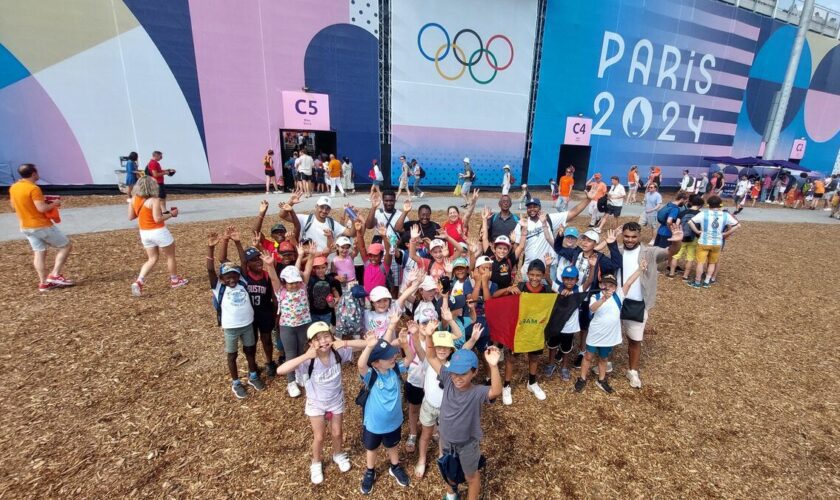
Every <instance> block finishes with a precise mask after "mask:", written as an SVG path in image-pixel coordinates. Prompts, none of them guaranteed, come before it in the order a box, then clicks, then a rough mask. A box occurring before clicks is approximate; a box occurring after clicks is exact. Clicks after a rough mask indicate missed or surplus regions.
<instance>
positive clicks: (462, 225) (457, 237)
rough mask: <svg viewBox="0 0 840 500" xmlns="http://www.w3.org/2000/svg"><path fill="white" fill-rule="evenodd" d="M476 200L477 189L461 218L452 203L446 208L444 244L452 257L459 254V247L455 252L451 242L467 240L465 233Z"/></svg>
mask: <svg viewBox="0 0 840 500" xmlns="http://www.w3.org/2000/svg"><path fill="white" fill-rule="evenodd" d="M477 201H478V190H476V192H474V193H473V194H472V198H471V199H470V203H469V206H468V208H467V211H466V212H465V213H464V217H463V218H461V212H460V211H459V210H458V207H456V206H454V205H453V206H451V207H449V208H447V209H446V222H444V223H443V230H444V231H445V232H446V236H447V238H446V244H447V245H448V247H449V256H450V257H451V258H453V259H454V258H456V257H458V256H459V255H460V249H459V251H458V252H456V251H455V250H456V249H455V246H454V245H453V242H454V243H458V244H461V243H466V242H467V235H468V234H469V231H470V217H471V216H472V213H473V210H474V209H475V204H476V202H477Z"/></svg>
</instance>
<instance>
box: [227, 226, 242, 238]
mask: <svg viewBox="0 0 840 500" xmlns="http://www.w3.org/2000/svg"><path fill="white" fill-rule="evenodd" d="M228 229H229V230H230V239H232V240H233V241H240V236H239V229H236V227H234V226H230V227H228Z"/></svg>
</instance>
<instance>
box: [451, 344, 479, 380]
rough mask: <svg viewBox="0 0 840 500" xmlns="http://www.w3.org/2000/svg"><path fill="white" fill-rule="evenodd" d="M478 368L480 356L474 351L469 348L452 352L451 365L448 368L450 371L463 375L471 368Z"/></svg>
mask: <svg viewBox="0 0 840 500" xmlns="http://www.w3.org/2000/svg"><path fill="white" fill-rule="evenodd" d="M477 368H478V356H476V355H475V353H474V352H472V351H470V350H467V349H458V350H457V351H455V352H454V353H453V354H452V358H450V360H449V367H448V368H447V369H446V371H448V372H449V373H454V374H455V375H463V374H465V373H467V372H468V371H470V370H473V369H477Z"/></svg>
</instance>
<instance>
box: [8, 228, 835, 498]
mask: <svg viewBox="0 0 840 500" xmlns="http://www.w3.org/2000/svg"><path fill="white" fill-rule="evenodd" d="M441 215H442V214H440V213H437V214H436V218H437V219H438V220H439V219H440V218H441ZM231 222H232V223H234V224H237V225H238V226H239V227H240V228H242V229H243V230H244V229H245V227H246V224H248V223H249V222H250V221H249V220H246V219H238V220H233V221H231ZM576 222H577V223H578V226H580V225H581V224H585V221H584V219H583V218H581V219H578V220H577V221H576ZM211 228H212V229H220V228H221V224H219V223H218V222H216V223H197V224H186V225H177V226H173V227H172V232H173V234H174V235H175V238H176V240H177V244H178V255H179V263H180V265H181V272H182V273H183V274H184V275H186V276H187V277H189V278H190V279H191V280H192V282H191V283H190V285H188V286H187V287H186V288H183V289H180V290H174V291H173V290H169V289H168V286H166V276H165V272H164V270H163V268H162V266H161V265H159V267H158V268H157V269H156V271H155V272H154V273H153V275H152V276H151V277H150V279H149V281H148V286H147V294H146V295H145V296H143V297H141V298H135V297H132V296H131V295H130V293H129V284H130V282H131V281H132V280H133V278H134V276H135V273H136V271H137V269H139V267H140V265H141V263H142V262H143V260H144V253H143V250H142V249H141V247H140V245H139V244H138V241H137V240H138V237H137V233H136V231H116V232H110V233H99V234H87V235H81V236H76V237H74V238H73V241H74V244H75V250H74V252H73V255H72V257H71V259H70V262H69V266H68V269H67V273H66V274H67V275H68V276H69V277H72V278H73V279H76V280H78V282H79V284H78V286H76V287H75V288H73V289H68V290H57V291H52V292H49V293H46V294H39V293H38V292H37V291H36V287H35V285H36V283H35V280H34V279H33V276H34V272H33V270H32V269H31V266H30V264H29V262H30V258H31V255H30V252H29V249H28V246H27V245H26V243H25V242H22V241H15V242H9V243H3V244H0V249H2V252H3V254H4V255H6V258H5V259H4V260H5V262H6V265H4V266H2V268H0V280H2V282H3V283H6V286H5V287H3V288H2V290H0V303H2V304H3V305H4V308H3V310H4V312H5V315H6V320H5V321H4V324H5V325H7V326H6V327H5V328H4V331H6V334H5V335H4V342H3V349H2V352H1V353H0V355H2V360H3V366H4V368H5V370H4V371H5V373H4V375H5V376H4V383H3V384H0V411H2V415H3V418H2V419H0V456H2V457H3V460H2V466H0V498H36V497H37V498H44V497H67V496H73V497H76V498H105V497H108V498H117V497H132V498H133V497H204V498H219V497H266V496H270V497H276V496H280V495H282V496H286V497H288V498H302V497H306V498H350V497H355V496H357V495H359V493H358V487H359V481H360V480H361V476H362V471H363V469H364V451H363V449H362V447H361V443H360V428H361V423H360V416H359V411H358V409H357V407H356V406H355V405H354V404H353V402H352V398H353V396H355V393H356V391H357V389H358V383H357V381H356V380H357V379H356V377H355V375H354V373H355V370H354V369H353V366H352V365H348V366H347V367H346V369H345V370H344V382H345V391H346V395H347V398H346V399H347V414H346V417H345V440H344V441H345V447H346V448H347V449H348V450H349V452H350V456H351V460H352V463H353V469H352V470H351V471H350V472H348V473H346V474H341V473H340V472H338V470H337V468H336V467H335V466H334V465H333V464H332V463H328V464H326V465H325V476H326V480H325V482H324V484H322V485H320V486H317V487H315V486H312V485H311V484H310V482H309V474H308V472H309V451H310V444H311V435H312V434H311V430H310V427H309V424H308V421H307V419H306V418H305V417H304V414H303V404H304V398H298V399H296V400H291V399H290V398H289V397H288V396H287V395H286V393H285V382H284V381H282V380H281V379H279V378H278V379H277V380H278V381H277V382H274V383H271V384H269V387H268V390H267V391H265V392H263V393H260V394H256V395H255V394H253V393H251V395H250V396H249V398H248V399H246V400H244V401H242V402H239V401H237V400H235V399H234V397H233V395H232V394H231V392H230V388H229V381H228V380H227V369H226V366H225V358H224V354H223V352H222V335H221V332H220V331H219V329H218V327H217V326H216V321H215V312H214V311H213V309H212V307H211V305H210V294H209V290H208V283H207V278H206V274H205V271H204V262H205V259H204V255H205V253H204V252H205V246H204V234H205V233H206V232H207V231H208V230H210V229H211ZM645 236H646V237H647V236H648V235H645ZM838 244H840V232H838V231H837V230H836V228H833V227H830V226H820V225H783V224H758V223H750V224H748V225H746V227H745V228H744V229H743V230H741V231H740V232H738V233H737V234H736V235H735V236H734V237H733V238H732V240H731V241H730V242H729V243H728V244H727V248H726V250H725V253H724V257H723V261H722V265H723V268H722V272H721V274H720V284H719V285H718V286H716V287H713V288H711V289H709V290H695V289H691V288H689V287H687V286H686V285H685V284H683V283H682V282H681V281H680V280H679V279H677V280H669V279H667V278H665V277H660V291H659V299H658V304H657V307H656V308H655V309H654V310H653V311H652V314H651V318H650V321H649V326H648V330H647V334H646V338H645V340H646V341H645V345H644V351H643V356H642V380H643V382H644V384H645V385H644V388H643V389H641V390H634V389H631V388H630V387H629V385H628V384H627V381H626V379H625V378H624V370H625V368H626V349H625V347H624V346H622V347H620V348H619V349H618V350H617V352H616V355H615V357H614V361H615V364H616V371H615V375H614V381H613V386H614V387H615V388H616V393H615V394H614V395H612V396H608V395H606V394H604V393H602V392H600V391H598V390H597V389H596V388H595V387H594V385H591V384H590V385H589V387H588V388H587V389H586V391H584V393H583V394H575V393H574V392H573V390H572V384H571V382H562V381H561V380H560V379H559V374H558V376H555V378H553V379H551V380H544V379H543V378H542V376H540V383H541V385H542V387H543V388H544V389H545V392H546V393H547V395H548V399H547V400H546V401H544V402H538V401H536V399H534V398H533V397H532V396H531V395H530V394H529V393H527V391H526V390H525V381H526V378H527V377H526V375H525V374H526V373H527V370H526V369H525V366H524V364H523V363H522V360H520V361H519V364H518V365H517V367H516V372H515V377H514V381H513V398H514V405H513V406H510V407H505V406H502V405H501V404H500V403H497V404H494V405H491V406H489V407H487V408H486V410H485V413H484V417H483V427H484V430H485V441H484V443H483V445H482V447H483V452H484V454H485V455H486V456H487V457H488V469H487V473H486V475H485V476H484V487H485V490H484V491H485V498H512V497H518V498H527V497H532V498H533V497H538V496H541V497H551V498H560V497H601V498H603V497H642V496H654V495H656V496H660V497H666V498H673V497H683V498H689V497H699V496H703V497H751V498H784V497H787V498H791V497H797V498H808V497H816V498H830V497H835V498H836V497H837V496H838V494H840V461H838V460H837V457H838V456H840V412H839V411H838V410H840V407H838V403H839V402H840V401H838V400H840V398H839V397H838V395H837V388H838V375H837V371H836V367H837V365H838V362H840V353H838V347H837V339H836V332H837V330H838V329H837V318H838V317H840V301H838V300H837V297H838V288H840V287H838V284H837V272H836V271H837V268H836V264H837V263H836V256H837V248H838ZM832 331H834V332H835V334H831V332H832ZM258 360H259V362H260V364H262V362H263V358H262V353H260V354H258ZM244 364H245V363H244V359H243V358H242V357H240V367H241V368H243V369H244ZM243 376H244V373H243ZM403 432H404V435H405V434H407V427H406V426H405V425H404V426H403ZM433 453H434V452H432V454H433ZM325 455H326V456H329V450H327V451H326V453H325ZM415 460H416V457H415V456H406V454H403V463H404V464H405V465H406V468H407V469H408V470H409V471H411V470H412V469H413V466H414V463H415ZM384 463H385V456H384V453H383V454H381V455H380V467H379V471H380V479H379V480H378V481H377V483H376V485H375V487H374V491H373V497H374V498H435V497H438V498H439V497H440V495H441V494H442V492H443V488H442V483H441V481H440V480H439V476H438V474H437V472H436V470H435V469H434V466H433V465H430V467H429V470H428V471H427V476H426V478H425V479H423V480H419V481H416V480H414V479H413V478H412V484H411V486H410V487H409V488H407V489H401V488H400V487H398V486H396V485H395V483H394V481H393V479H391V478H390V477H388V475H387V470H386V469H385V466H384V465H383V464H384Z"/></svg>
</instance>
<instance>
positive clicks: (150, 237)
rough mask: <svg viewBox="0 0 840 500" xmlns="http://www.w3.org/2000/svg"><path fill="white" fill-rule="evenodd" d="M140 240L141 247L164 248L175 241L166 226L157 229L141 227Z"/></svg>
mask: <svg viewBox="0 0 840 500" xmlns="http://www.w3.org/2000/svg"><path fill="white" fill-rule="evenodd" d="M140 242H141V243H143V248H154V247H158V248H166V247H168V246H169V245H171V244H173V243H175V238H173V237H172V233H170V232H169V229H167V228H166V227H159V228H157V229H141V230H140Z"/></svg>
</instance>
